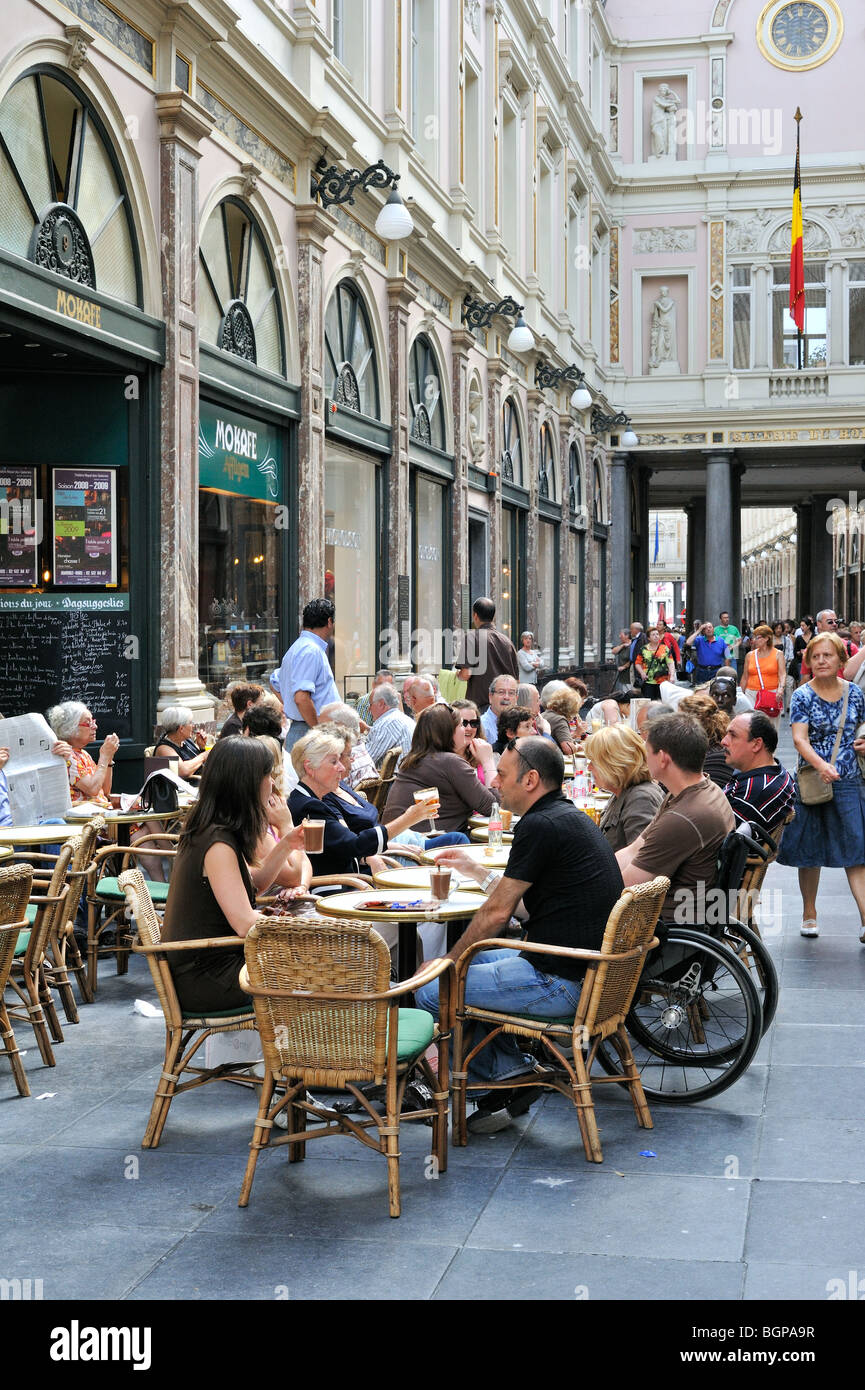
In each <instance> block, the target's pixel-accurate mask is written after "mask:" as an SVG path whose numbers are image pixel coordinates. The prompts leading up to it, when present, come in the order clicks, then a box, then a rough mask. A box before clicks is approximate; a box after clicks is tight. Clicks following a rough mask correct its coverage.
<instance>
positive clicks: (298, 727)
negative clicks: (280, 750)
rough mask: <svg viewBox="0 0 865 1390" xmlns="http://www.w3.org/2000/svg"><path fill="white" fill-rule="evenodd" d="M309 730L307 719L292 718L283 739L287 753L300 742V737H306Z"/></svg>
mask: <svg viewBox="0 0 865 1390" xmlns="http://www.w3.org/2000/svg"><path fill="white" fill-rule="evenodd" d="M309 732H310V728H309V725H308V724H307V722H306V720H305V719H292V721H291V723H290V724H289V726H288V728H287V730H286V733H285V738H284V739H283V746H284V748H285V751H286V753H290V752H291V750H292V748H293V747H294V745H295V744H296V743H298V742H299V741H300V739H302V738H305V737H306V735H307V734H308V733H309Z"/></svg>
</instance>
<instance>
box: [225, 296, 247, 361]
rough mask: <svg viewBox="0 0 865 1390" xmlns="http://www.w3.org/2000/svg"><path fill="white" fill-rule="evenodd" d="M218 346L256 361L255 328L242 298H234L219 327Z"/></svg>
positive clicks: (237, 355)
mask: <svg viewBox="0 0 865 1390" xmlns="http://www.w3.org/2000/svg"><path fill="white" fill-rule="evenodd" d="M217 347H220V348H222V351H223V352H231V353H233V354H234V356H235V357H242V358H244V360H245V361H247V362H255V360H256V353H255V329H254V328H253V326H252V319H251V318H250V314H249V310H248V309H247V307H246V305H245V304H244V302H243V300H242V299H233V300H232V301H231V303H230V304H229V306H228V308H227V309H226V311H225V317H224V318H223V320H222V323H221V325H220V328H219V339H218V341H217Z"/></svg>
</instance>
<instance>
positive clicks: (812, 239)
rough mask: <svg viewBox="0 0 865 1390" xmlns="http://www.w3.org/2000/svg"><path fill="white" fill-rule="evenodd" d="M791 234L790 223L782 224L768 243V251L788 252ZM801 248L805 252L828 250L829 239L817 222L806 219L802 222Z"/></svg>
mask: <svg viewBox="0 0 865 1390" xmlns="http://www.w3.org/2000/svg"><path fill="white" fill-rule="evenodd" d="M791 233H792V226H791V223H790V222H784V223H782V225H781V226H780V227H779V228H778V229H777V231H776V232H775V233H774V234H773V236H772V239H771V241H770V242H769V250H770V251H789V250H790V236H791ZM802 246H803V248H804V249H805V250H806V251H824V250H828V249H829V238H828V236H827V235H826V232H825V231H824V229H823V228H822V227H821V226H820V225H819V224H818V223H817V222H809V221H808V220H807V218H806V219H804V220H803V222H802Z"/></svg>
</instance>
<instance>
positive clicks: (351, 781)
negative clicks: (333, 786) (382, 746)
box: [318, 701, 378, 790]
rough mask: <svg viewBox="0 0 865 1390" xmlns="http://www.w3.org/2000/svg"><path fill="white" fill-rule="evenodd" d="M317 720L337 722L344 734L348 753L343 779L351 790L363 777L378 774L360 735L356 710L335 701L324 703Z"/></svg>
mask: <svg viewBox="0 0 865 1390" xmlns="http://www.w3.org/2000/svg"><path fill="white" fill-rule="evenodd" d="M318 722H319V724H338V725H339V727H340V729H341V730H342V731H343V733H344V734H345V742H346V744H347V746H348V750H349V754H350V756H349V763H348V772H347V774H346V778H345V780H346V781H347V782H348V785H349V786H350V787H351V788H352V790H353V789H354V788H355V787H356V786H357V784H358V782H362V781H363V779H364V778H365V777H377V776H378V768H377V767H376V765H375V763H374V762H373V760H372V758H371V757H370V755H369V753H368V752H367V749H366V745H365V743H364V742H363V740H362V739H361V736H360V716H359V715H358V713H357V710H353V709H352V708H351V706H350V705H344V704H341V703H339V702H337V701H335V702H334V703H333V704H332V705H325V706H324V708H323V709H320V710H319V712H318Z"/></svg>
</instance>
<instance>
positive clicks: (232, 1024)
mask: <svg viewBox="0 0 865 1390" xmlns="http://www.w3.org/2000/svg"><path fill="white" fill-rule="evenodd" d="M119 882H120V888H121V891H122V892H123V894H124V895H125V900H126V902H127V903H128V905H129V908H130V910H131V912H132V914H133V916H134V918H135V921H136V923H137V925H138V942H137V943H136V944H134V945H133V946H132V950H133V951H135V952H136V954H140V955H143V956H146V958H147V964H148V965H149V966H150V973H151V975H152V976H153V983H154V985H155V986H156V993H157V996H158V998H159V1003H160V1005H161V1007H162V1013H163V1017H164V1019H165V1060H164V1061H163V1064H162V1075H161V1076H160V1078H159V1080H158V1082H157V1083H156V1094H155V1096H154V1097H153V1105H152V1106H151V1108H150V1118H149V1120H148V1122H147V1128H146V1130H145V1131H144V1138H143V1139H142V1141H141V1147H142V1148H143V1149H155V1148H156V1147H157V1145H158V1143H159V1141H160V1139H161V1138H162V1131H163V1129H164V1128H165V1121H166V1120H167V1119H168V1111H169V1108H170V1106H171V1102H172V1100H173V1099H174V1097H175V1096H178V1095H180V1094H181V1092H182V1091H192V1090H194V1089H195V1087H196V1086H205V1085H207V1084H208V1083H209V1082H211V1081H235V1082H238V1083H240V1084H242V1085H246V1086H257V1085H260V1084H261V1083H260V1080H259V1079H258V1078H257V1077H255V1076H254V1075H253V1074H252V1072H251V1071H250V1070H249V1068H248V1066H247V1065H246V1063H243V1062H224V1063H222V1064H221V1065H220V1066H217V1067H210V1068H207V1067H200V1066H194V1065H193V1058H194V1057H195V1054H196V1053H197V1052H198V1049H199V1048H200V1047H201V1045H202V1043H203V1042H205V1041H206V1040H207V1039H208V1038H209V1037H210V1035H211V1033H228V1032H234V1031H235V1030H245V1029H249V1030H252V1029H254V1028H255V1015H254V1014H253V1012H252V1009H251V1008H242V1009H234V1010H226V1011H225V1012H223V1013H218V1014H214V1015H212V1016H210V1017H203V1016H199V1015H197V1014H191V1013H184V1012H183V1010H182V1009H181V1007H180V1001H179V999H178V998H177V991H176V990H175V988H174V980H173V979H172V977H171V971H170V970H169V968H168V962H169V958H170V955H171V953H172V952H173V951H188V950H190V947H191V943H190V942H188V941H161V940H160V925H159V918H158V917H157V915H156V910H155V908H154V906H153V900H152V898H151V896H150V893H149V892H148V888H149V887H150V885H149V884H148V882H147V879H145V877H144V875H143V874H142V872H141V870H140V869H126V870H125V871H124V873H122V874H121V875H120V880H119ZM238 944H239V939H238V938H237V937H235V936H224V937H217V938H215V939H214V940H210V939H207V940H201V941H196V942H195V943H194V948H195V950H196V951H206V950H220V949H221V950H225V949H226V948H227V947H229V948H233V949H234V950H236V949H237V947H238ZM239 969H240V965H239V963H238V970H239ZM255 1051H256V1052H257V1051H258V1047H257V1045H256V1047H255ZM184 1072H189V1073H190V1075H191V1078H192V1079H191V1080H188V1081H181V1077H182V1076H183V1074H184Z"/></svg>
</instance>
